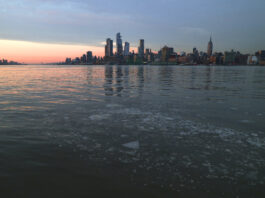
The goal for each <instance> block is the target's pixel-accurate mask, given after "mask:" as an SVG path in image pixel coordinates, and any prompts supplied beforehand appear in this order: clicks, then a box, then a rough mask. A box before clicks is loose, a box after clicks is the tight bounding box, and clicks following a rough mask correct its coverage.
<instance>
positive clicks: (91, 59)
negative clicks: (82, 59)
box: [86, 51, 93, 63]
mask: <svg viewBox="0 0 265 198" xmlns="http://www.w3.org/2000/svg"><path fill="white" fill-rule="evenodd" d="M86 56H87V58H86V60H87V63H92V62H93V53H92V52H91V51H88V52H87V55H86Z"/></svg>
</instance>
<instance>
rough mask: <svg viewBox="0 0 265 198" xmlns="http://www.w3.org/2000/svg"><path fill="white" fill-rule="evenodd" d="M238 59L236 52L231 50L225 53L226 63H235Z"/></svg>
mask: <svg viewBox="0 0 265 198" xmlns="http://www.w3.org/2000/svg"><path fill="white" fill-rule="evenodd" d="M235 60H236V52H234V50H231V52H225V53H224V64H225V65H234V64H235Z"/></svg>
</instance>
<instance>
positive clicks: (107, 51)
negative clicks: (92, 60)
mask: <svg viewBox="0 0 265 198" xmlns="http://www.w3.org/2000/svg"><path fill="white" fill-rule="evenodd" d="M105 56H106V57H110V56H113V40H111V39H110V38H108V39H107V41H106V46H105Z"/></svg>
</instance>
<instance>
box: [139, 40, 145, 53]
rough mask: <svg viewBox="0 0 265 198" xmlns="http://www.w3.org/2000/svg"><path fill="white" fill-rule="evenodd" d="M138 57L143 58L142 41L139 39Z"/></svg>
mask: <svg viewBox="0 0 265 198" xmlns="http://www.w3.org/2000/svg"><path fill="white" fill-rule="evenodd" d="M138 56H139V57H141V58H143V57H144V39H141V40H140V41H139V47H138Z"/></svg>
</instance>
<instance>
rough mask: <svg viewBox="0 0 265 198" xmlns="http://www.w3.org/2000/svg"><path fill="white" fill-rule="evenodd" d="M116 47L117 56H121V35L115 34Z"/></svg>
mask: <svg viewBox="0 0 265 198" xmlns="http://www.w3.org/2000/svg"><path fill="white" fill-rule="evenodd" d="M116 47H117V52H116V53H117V56H122V55H123V47H122V39H121V33H117V35H116Z"/></svg>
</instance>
